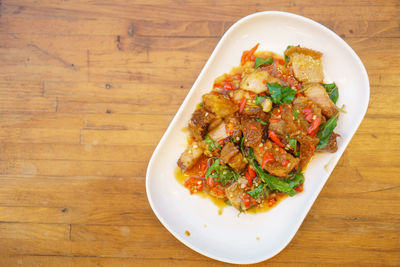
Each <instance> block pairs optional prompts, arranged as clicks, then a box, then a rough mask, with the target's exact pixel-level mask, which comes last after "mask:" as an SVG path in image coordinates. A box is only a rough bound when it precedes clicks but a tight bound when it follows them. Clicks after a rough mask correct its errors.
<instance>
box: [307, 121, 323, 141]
mask: <svg viewBox="0 0 400 267" xmlns="http://www.w3.org/2000/svg"><path fill="white" fill-rule="evenodd" d="M320 124H321V119H320V118H318V117H317V118H315V120H313V121H312V122H311V124H310V127H308V130H307V134H308V135H309V136H311V137H314V136H315V135H316V134H317V132H318V129H319V125H320Z"/></svg>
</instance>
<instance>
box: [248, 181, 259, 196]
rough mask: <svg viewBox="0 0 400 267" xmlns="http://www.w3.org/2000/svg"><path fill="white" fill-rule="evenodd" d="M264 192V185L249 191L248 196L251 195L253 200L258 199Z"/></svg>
mask: <svg viewBox="0 0 400 267" xmlns="http://www.w3.org/2000/svg"><path fill="white" fill-rule="evenodd" d="M262 191H263V184H260V185H259V186H257V187H256V188H254V189H253V190H251V191H247V194H249V195H250V196H251V197H252V198H258V196H259V195H260V194H261V193H262Z"/></svg>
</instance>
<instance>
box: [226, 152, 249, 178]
mask: <svg viewBox="0 0 400 267" xmlns="http://www.w3.org/2000/svg"><path fill="white" fill-rule="evenodd" d="M247 163H248V162H247V160H246V158H245V157H243V155H242V153H237V154H236V155H235V156H233V157H232V158H231V159H230V160H229V162H228V165H229V166H231V167H232V169H234V170H235V171H236V172H239V173H240V172H242V171H243V170H244V168H245V167H246V165H247Z"/></svg>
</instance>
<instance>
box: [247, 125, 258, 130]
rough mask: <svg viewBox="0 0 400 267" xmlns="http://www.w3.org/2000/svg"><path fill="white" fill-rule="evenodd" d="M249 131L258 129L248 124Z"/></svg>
mask: <svg viewBox="0 0 400 267" xmlns="http://www.w3.org/2000/svg"><path fill="white" fill-rule="evenodd" d="M249 129H250V130H255V131H257V129H258V128H257V127H256V126H255V125H254V124H250V125H249Z"/></svg>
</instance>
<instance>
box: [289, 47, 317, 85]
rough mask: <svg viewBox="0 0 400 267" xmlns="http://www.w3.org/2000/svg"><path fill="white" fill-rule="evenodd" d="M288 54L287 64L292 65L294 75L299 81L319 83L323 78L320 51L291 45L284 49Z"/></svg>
mask: <svg viewBox="0 0 400 267" xmlns="http://www.w3.org/2000/svg"><path fill="white" fill-rule="evenodd" d="M285 55H287V56H289V58H290V61H289V65H291V66H292V68H293V72H294V76H295V77H296V79H297V80H299V81H301V82H316V83H321V82H322V81H323V80H324V73H323V71H322V62H321V56H322V53H320V52H317V51H314V50H311V49H308V48H301V47H299V46H295V47H291V48H289V49H288V50H286V51H285Z"/></svg>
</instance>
